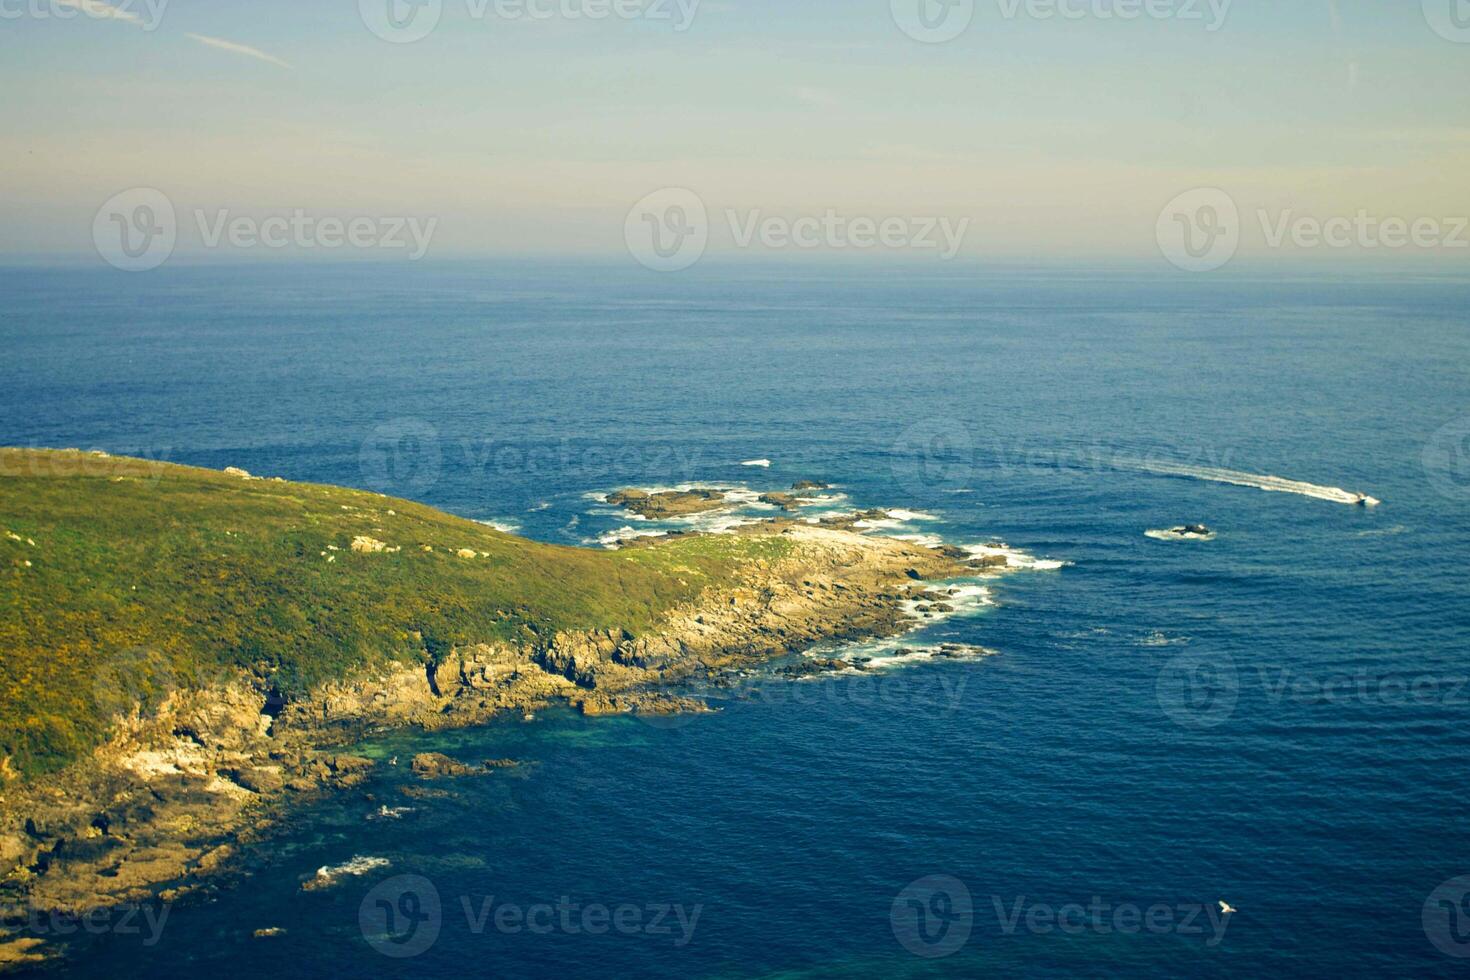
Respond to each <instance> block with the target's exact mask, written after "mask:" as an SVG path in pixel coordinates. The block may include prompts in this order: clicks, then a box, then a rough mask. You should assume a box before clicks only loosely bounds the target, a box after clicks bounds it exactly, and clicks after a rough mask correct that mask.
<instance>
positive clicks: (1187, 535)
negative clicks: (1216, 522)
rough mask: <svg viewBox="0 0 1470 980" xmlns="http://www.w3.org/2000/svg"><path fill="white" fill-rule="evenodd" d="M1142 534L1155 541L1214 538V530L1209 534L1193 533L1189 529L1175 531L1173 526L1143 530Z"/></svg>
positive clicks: (1207, 539) (1208, 539) (1210, 539)
mask: <svg viewBox="0 0 1470 980" xmlns="http://www.w3.org/2000/svg"><path fill="white" fill-rule="evenodd" d="M1143 535H1144V537H1147V538H1153V539H1154V540H1155V541H1213V540H1215V532H1214V531H1211V532H1210V533H1209V534H1193V533H1191V532H1189V531H1176V530H1174V529H1173V528H1169V529H1168V530H1152V531H1144V532H1143Z"/></svg>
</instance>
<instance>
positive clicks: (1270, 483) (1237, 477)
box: [1135, 460, 1383, 507]
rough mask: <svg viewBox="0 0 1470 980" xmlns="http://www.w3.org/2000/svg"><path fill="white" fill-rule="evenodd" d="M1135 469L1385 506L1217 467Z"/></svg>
mask: <svg viewBox="0 0 1470 980" xmlns="http://www.w3.org/2000/svg"><path fill="white" fill-rule="evenodd" d="M1135 465H1136V466H1137V468H1138V469H1140V470H1143V471H1144V472H1145V473H1157V474H1159V475H1161V476H1182V477H1188V478H1190V479H1194V480H1210V481H1212V482H1214V483H1229V484H1233V485H1234V486H1238V487H1254V488H1255V489H1257V490H1265V491H1268V492H1270V493H1294V494H1299V495H1300V496H1303V497H1315V498H1316V499H1318V500H1328V501H1331V502H1332V503H1334V504H1353V505H1358V504H1361V505H1362V506H1365V507H1377V506H1378V505H1379V504H1381V503H1382V502H1383V501H1381V500H1379V499H1377V498H1376V497H1370V496H1368V495H1367V494H1359V493H1353V492H1352V491H1351V490H1344V489H1342V488H1341V487H1322V486H1318V485H1317V484H1315V483H1304V482H1302V481H1300V480H1288V479H1286V478H1285V477H1282V476H1270V475H1267V474H1260V473H1244V472H1241V471H1240V470H1226V469H1221V468H1219V467H1216V466H1188V465H1185V464H1183V463H1160V462H1154V461H1148V460H1145V461H1142V462H1139V463H1136V464H1135Z"/></svg>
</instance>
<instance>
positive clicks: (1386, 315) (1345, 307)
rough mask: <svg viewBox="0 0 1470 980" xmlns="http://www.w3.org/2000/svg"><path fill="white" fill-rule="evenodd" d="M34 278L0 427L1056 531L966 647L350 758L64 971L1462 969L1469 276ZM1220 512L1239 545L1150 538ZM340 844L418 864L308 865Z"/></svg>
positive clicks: (416, 273) (574, 509) (427, 473)
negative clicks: (1274, 483)
mask: <svg viewBox="0 0 1470 980" xmlns="http://www.w3.org/2000/svg"><path fill="white" fill-rule="evenodd" d="M0 296H3V297H4V302H3V303H0V346H3V349H4V350H5V352H6V355H7V356H6V357H5V358H4V360H3V361H0V442H3V443H8V444H26V445H50V446H71V445H80V446H83V447H87V448H90V447H93V446H97V447H101V448H106V449H109V450H112V451H114V452H135V453H143V454H146V455H151V456H162V457H163V458H166V459H170V460H174V461H180V462H189V463H196V464H201V465H206V466H216V467H223V466H228V465H235V466H242V467H245V468H246V469H249V470H250V471H252V472H257V473H265V474H280V475H282V476H286V477H289V478H292V479H300V480H314V481H322V482H332V483H345V484H351V485H356V486H365V487H371V488H373V489H380V490H384V491H385V492H390V493H395V494H399V495H402V496H409V497H413V498H415V499H421V500H424V501H427V502H429V503H432V504H435V505H438V506H441V507H445V508H447V509H449V510H452V511H455V512H457V513H461V514H464V515H465V516H468V517H473V518H476V519H482V520H495V521H499V522H502V523H505V524H508V525H514V526H518V527H519V528H520V530H521V533H525V534H529V535H532V536H535V537H539V538H544V539H546V540H552V541H560V542H564V543H584V542H587V541H589V540H595V539H596V538H597V536H598V535H600V534H603V533H605V532H608V531H612V530H616V529H617V528H619V527H621V526H623V525H625V524H628V523H629V522H628V521H627V520H626V518H625V517H623V516H620V515H616V514H612V513H607V512H606V510H607V509H606V508H604V507H601V506H600V505H599V504H598V503H597V502H596V501H595V500H593V499H589V495H593V494H596V493H599V492H604V491H607V490H609V489H612V488H614V487H617V486H621V485H627V484H636V485H651V486H664V485H672V484H678V483H682V482H686V481H710V482H714V483H717V484H728V483H731V482H736V481H738V482H741V483H743V484H745V485H747V486H749V487H750V488H752V489H760V490H764V489H775V488H781V487H784V486H788V485H789V484H790V483H791V482H792V481H794V480H796V479H801V478H808V477H812V478H817V479H823V480H827V481H830V482H832V483H835V484H838V485H839V487H840V489H841V491H842V492H844V493H845V494H846V495H847V497H848V503H850V504H851V505H852V506H860V507H867V506H887V507H899V508H904V509H908V510H912V511H916V512H922V513H923V514H927V515H930V516H932V517H934V518H937V519H938V520H933V521H925V520H911V521H909V522H907V523H906V524H904V525H903V526H900V527H895V528H890V529H888V531H887V533H928V534H937V535H941V536H942V537H943V538H945V539H946V540H950V541H954V542H957V543H966V544H969V543H979V542H985V541H990V540H995V539H1003V540H1005V541H1006V542H1008V543H1009V544H1010V545H1011V546H1012V547H1014V548H1017V549H1020V550H1022V551H1023V552H1025V553H1026V554H1028V555H1032V556H1038V557H1044V558H1049V559H1055V560H1057V561H1061V562H1066V563H1067V564H1066V565H1065V567H1062V568H1059V569H1050V570H1021V571H1017V572H1016V573H1015V574H1012V575H1009V576H1007V577H1006V578H1004V579H1002V580H1000V581H997V582H995V583H992V585H991V588H992V590H993V595H992V599H993V604H992V605H990V606H988V607H986V608H984V609H983V610H981V611H979V612H978V613H975V614H973V615H969V616H964V617H959V618H955V619H951V620H948V621H946V622H944V623H942V624H938V625H936V626H933V627H931V628H930V630H929V631H928V633H927V635H926V636H925V637H922V639H925V640H929V641H934V642H937V641H940V640H954V641H958V642H970V643H980V644H983V645H984V646H986V647H989V648H992V649H995V650H997V651H998V655H996V656H994V657H990V658H986V659H983V660H976V661H944V662H939V661H930V662H921V663H917V664H915V665H913V666H910V667H907V668H904V669H902V670H896V671H890V672H887V673H884V674H882V675H881V676H875V677H848V678H838V679H832V680H825V681H820V682H810V683H802V684H789V683H781V682H770V683H763V684H759V685H755V686H752V687H745V688H741V689H739V690H737V691H735V692H730V693H729V694H728V695H726V696H724V697H722V699H721V700H720V704H721V706H722V708H723V710H722V711H720V712H719V713H717V714H714V715H709V716H702V717H698V718H690V719H679V720H677V721H673V722H661V723H645V722H640V721H637V720H633V719H598V720H586V719H581V718H578V717H575V716H572V715H569V714H557V713H553V714H550V715H546V716H543V717H541V718H539V719H537V720H536V721H535V722H534V723H524V722H522V721H520V720H508V721H506V722H504V723H502V724H497V725H493V726H489V727H487V728H484V729H480V730H475V731H469V732H460V733H450V734H441V735H435V736H433V737H431V738H428V739H424V738H417V739H413V738H409V737H407V736H401V735H395V736H392V737H390V738H387V739H385V740H383V741H382V742H380V743H373V744H370V745H368V746H365V747H364V750H365V751H368V752H371V753H373V754H375V755H377V756H379V757H380V758H382V759H383V760H384V762H385V764H384V765H383V766H382V767H381V769H380V772H379V774H378V775H377V776H375V777H374V779H373V780H372V781H371V782H370V783H369V784H368V785H367V786H365V787H362V788H361V789H360V790H359V791H355V792H352V793H348V794H345V795H343V796H341V797H339V798H336V799H334V800H331V801H329V802H327V803H325V804H323V805H322V806H320V807H318V808H315V809H313V810H311V811H309V812H306V813H303V814H301V815H300V818H299V820H298V821H297V822H296V823H294V824H293V825H292V826H290V827H289V828H287V829H286V830H285V831H284V832H283V833H282V834H281V835H280V837H279V838H278V839H276V840H274V841H273V842H271V843H270V844H269V845H268V846H265V847H263V848H261V849H260V850H259V852H258V853H257V854H256V855H255V856H254V861H255V865H256V867H255V872H254V874H253V875H251V876H250V877H249V878H248V879H246V880H244V881H243V882H241V883H239V884H237V885H235V886H234V887H231V888H229V889H226V890H224V891H222V892H221V893H220V894H218V895H216V896H214V897H213V898H211V899H209V900H207V901H199V902H194V903H185V904H181V905H179V906H176V907H174V908H172V909H170V910H169V914H168V918H167V919H166V920H165V921H164V923H163V928H162V931H161V933H160V934H159V935H160V939H159V941H158V942H156V943H149V942H148V941H147V940H148V939H150V938H151V934H150V933H149V931H148V930H147V929H144V930H142V935H130V934H123V933H120V932H117V931H112V932H109V933H107V934H104V935H102V936H100V937H97V938H95V939H93V940H91V941H89V942H87V943H85V944H81V945H82V946H83V947H84V948H83V949H82V950H81V956H80V959H79V960H78V961H77V967H76V968H77V969H78V970H79V971H80V972H82V973H87V974H93V975H102V974H107V975H113V976H138V977H142V976H150V977H169V976H191V975H198V974H200V973H202V972H207V971H230V972H232V973H233V972H236V971H242V970H243V971H249V972H251V973H254V972H262V973H263V972H267V971H268V972H270V973H272V974H275V975H279V976H300V977H310V976H328V975H339V974H341V973H344V972H356V973H360V974H366V975H397V974H399V973H402V974H414V975H419V976H460V975H463V974H464V973H466V972H474V973H477V974H488V975H495V976H502V975H503V976H533V975H543V974H555V975H558V976H601V975H607V974H619V975H621V974H636V975H642V976H669V977H674V976H679V977H686V976H696V977H747V976H771V977H778V976H779V977H823V976H843V977H849V976H873V977H891V976H975V975H980V974H984V973H996V974H1000V975H1007V976H1054V975H1058V974H1063V973H1065V974H1075V975H1116V974H1126V975H1137V976H1176V975H1181V974H1191V975H1193V974H1198V975H1205V976H1213V975H1221V976H1223V975H1234V974H1247V975H1259V974H1261V973H1263V972H1266V971H1271V972H1277V971H1280V972H1285V971H1292V972H1296V973H1301V974H1306V975H1312V976H1317V975H1328V974H1331V975H1337V976H1344V975H1346V976H1355V975H1380V974H1383V973H1394V974H1406V973H1410V972H1412V973H1414V974H1421V975H1451V974H1453V973H1455V972H1457V970H1460V969H1463V963H1464V962H1465V961H1464V960H1463V959H1460V958H1458V957H1457V956H1456V955H1454V954H1457V953H1463V952H1470V905H1467V904H1466V903H1465V902H1464V895H1465V891H1466V889H1464V888H1461V887H1460V886H1459V885H1458V884H1456V883H1454V879H1456V878H1457V876H1461V875H1466V874H1470V849H1467V847H1466V844H1465V841H1466V839H1467V835H1466V831H1467V829H1470V827H1467V818H1466V816H1465V812H1464V806H1463V800H1464V791H1463V787H1464V780H1465V773H1466V756H1467V749H1470V684H1466V683H1465V678H1467V677H1470V664H1467V657H1466V652H1467V641H1470V615H1467V613H1466V609H1467V608H1470V605H1467V599H1470V580H1467V577H1466V575H1465V571H1464V570H1465V568H1466V567H1467V558H1470V552H1467V531H1470V469H1467V468H1466V466H1467V459H1470V452H1467V444H1466V442H1465V434H1466V433H1467V432H1470V426H1464V424H1463V423H1461V422H1457V420H1461V419H1463V418H1464V417H1465V416H1466V415H1470V377H1467V367H1470V335H1467V326H1470V325H1467V322H1466V321H1467V313H1466V311H1467V310H1470V302H1467V300H1470V286H1467V285H1466V284H1465V283H1463V282H1459V281H1455V280H1452V279H1444V278H1426V279H1417V280H1409V279H1406V278H1402V277H1400V278H1396V279H1374V278H1372V277H1364V276H1355V277H1343V278H1332V277H1326V276H1314V277H1307V278H1296V279H1288V278H1248V277H1244V276H1237V277H1233V278H1218V279H1209V280H1205V281H1200V280H1183V279H1174V278H1159V279H1155V278H1152V277H1150V276H1146V275H1119V274H1116V273H1112V274H1107V275H1104V274H1101V273H1084V272H1072V273H1066V274H1063V273H1059V272H1055V271H1050V272H1042V271H1035V270H1030V271H1028V270H1014V271H1011V272H1007V273H1005V274H1004V275H1002V274H998V273H992V274H981V273H976V272H973V271H969V272H963V273H955V274H953V275H950V276H946V277H942V278H932V277H930V278H921V279H920V278H914V277H912V276H911V275H909V274H908V273H907V272H905V271H903V270H890V271H887V272H884V273H881V274H871V273H864V274H862V275H858V274H854V273H852V272H848V271H840V270H827V271H823V272H821V273H820V274H819V273H814V272H811V271H806V272H801V273H798V274H791V273H783V274H779V275H778V274H775V273H772V272H768V271H763V270H756V269H725V270H714V271H702V272H698V273H691V274H689V275H687V276H680V277H673V278H672V279H654V278H645V277H641V276H633V275H631V274H628V273H626V272H624V271H619V270H612V269H599V268H580V267H579V268H576V269H566V268H553V267H547V266H530V265H527V266H516V267H511V268H506V267H494V266H438V267H423V268H415V269H413V270H411V271H407V272H405V271H402V270H392V271H387V270H382V269H344V268H328V267H322V268H315V269H308V270H283V269H275V268H250V269H176V270H171V271H162V272H160V273H158V274H150V275H149V276H142V277H134V278H116V279H114V278H110V277H98V276H97V275H96V274H95V273H92V272H86V273H82V272H67V271H51V272H47V271H39V272H38V271H25V272H19V271H10V272H3V273H0ZM1462 426H1463V427H1462ZM761 458H765V459H769V460H771V461H772V464H773V465H772V466H771V467H770V468H769V469H765V468H759V467H747V466H741V465H739V464H740V463H741V462H742V461H747V460H753V459H761ZM1426 459H1427V462H1428V465H1427V466H1426ZM1161 460H1162V461H1165V462H1167V463H1168V465H1169V466H1170V467H1176V468H1177V467H1180V466H1182V467H1183V470H1182V471H1181V472H1182V474H1183V475H1163V474H1160V473H1159V472H1157V470H1158V468H1159V467H1158V466H1157V465H1155V464H1156V463H1157V462H1158V461H1161ZM1200 466H1211V467H1216V468H1225V469H1229V470H1232V471H1238V472H1240V473H1245V474H1254V475H1273V474H1274V475H1279V476H1282V477H1287V478H1290V479H1293V480H1297V481H1305V482H1306V483H1309V484H1311V485H1314V486H1319V487H1324V488H1346V489H1348V490H1352V491H1363V492H1367V493H1371V494H1372V495H1373V496H1375V497H1378V498H1382V500H1383V501H1384V503H1383V504H1382V506H1380V507H1377V508H1372V509H1365V508H1360V507H1354V506H1347V505H1343V504H1339V503H1333V502H1330V501H1329V500H1323V499H1318V498H1316V497H1313V496H1307V495H1302V494H1300V493H1268V492H1264V491H1262V490H1260V489H1255V488H1251V487H1248V486H1238V485H1232V484H1227V483H1220V482H1213V481H1210V480H1204V479H1198V478H1195V477H1193V476H1190V475H1188V474H1189V473H1195V472H1198V470H1197V468H1198V467H1200ZM1192 521H1202V522H1205V523H1208V524H1210V525H1211V526H1212V527H1213V528H1215V529H1216V531H1217V532H1218V536H1217V537H1216V539H1215V540H1213V541H1209V542H1172V541H1158V540H1153V539H1150V538H1148V537H1146V536H1145V532H1146V531H1147V530H1149V529H1159V528H1168V527H1172V526H1174V525H1176V524H1180V523H1184V522H1192ZM423 747H433V748H437V749H440V750H442V751H445V752H448V753H450V754H452V755H455V756H457V757H459V758H462V759H465V760H468V761H477V760H479V759H483V758H500V757H506V756H510V757H515V758H517V759H521V760H524V762H525V763H526V764H525V765H523V766H522V767H520V768H519V769H517V770H515V771H510V772H497V773H495V774H492V775H489V776H485V777H475V778H471V779H465V780H459V781H455V782H452V783H446V784H442V788H443V789H444V790H446V791H447V793H448V795H446V796H444V797H442V798H434V799H409V798H408V797H406V796H405V795H404V794H403V793H402V792H401V788H400V786H401V784H404V783H406V782H408V781H409V779H408V776H407V774H406V773H405V772H404V771H403V766H402V765H400V766H397V767H394V766H390V765H387V764H386V763H387V760H390V759H392V758H393V757H395V756H397V757H398V758H399V760H400V763H402V762H403V761H405V760H406V758H407V756H409V755H411V754H412V752H414V751H417V750H419V749H421V748H423ZM384 806H388V807H390V808H394V807H404V806H408V807H412V808H413V809H412V810H411V811H406V812H402V813H400V814H398V815H397V816H394V817H385V818H378V819H370V817H372V816H373V815H375V814H377V813H378V812H379V811H380V808H382V807H384ZM356 857H362V858H378V859H381V860H383V861H386V862H387V863H386V865H383V866H380V867H374V868H372V869H370V870H368V871H367V872H366V873H364V874H362V875H360V876H346V877H344V879H343V880H342V883H341V884H340V885H339V886H338V887H336V888H333V889H329V890H326V891H319V892H309V893H305V892H302V891H301V890H300V882H301V880H302V879H303V878H304V877H306V876H309V875H311V874H312V873H314V872H315V870H316V869H317V868H319V867H321V866H324V865H332V866H335V865H342V864H344V863H346V862H349V861H351V860H352V859H353V858H356ZM1446 883H1450V884H1448V885H1446ZM1441 886H1445V887H1441ZM435 897H437V911H434V899H435ZM1222 899H1224V900H1228V901H1229V902H1230V904H1231V905H1233V906H1234V907H1236V908H1237V909H1238V910H1239V911H1238V912H1237V913H1235V914H1234V915H1233V916H1231V917H1230V918H1229V919H1228V920H1223V922H1221V921H1217V920H1216V919H1212V918H1211V916H1210V915H1209V911H1212V910H1213V911H1216V912H1217V911H1218V910H1217V905H1216V903H1217V902H1218V901H1220V900H1222ZM382 903H386V905H384V904H382ZM558 906H560V907H558ZM589 916H590V917H589ZM681 916H682V917H681ZM548 924H549V926H550V927H549V928H544V927H546V926H548ZM271 926H279V927H284V928H285V929H286V930H287V934H286V935H284V936H281V937H277V938H274V939H270V940H259V939H252V938H251V933H252V932H253V931H254V930H256V929H259V928H265V927H271ZM599 928H600V929H601V931H599ZM431 933H432V935H431ZM419 946H422V949H419V948H418V947H419ZM385 951H386V952H385ZM409 952H412V953H414V954H416V955H412V956H403V955H390V954H404V953H409Z"/></svg>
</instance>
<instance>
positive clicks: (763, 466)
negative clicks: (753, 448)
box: [740, 459, 771, 470]
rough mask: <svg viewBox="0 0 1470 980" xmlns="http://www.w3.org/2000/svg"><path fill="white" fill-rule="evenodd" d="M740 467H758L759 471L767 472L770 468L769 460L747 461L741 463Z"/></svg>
mask: <svg viewBox="0 0 1470 980" xmlns="http://www.w3.org/2000/svg"><path fill="white" fill-rule="evenodd" d="M740 465H741V466H759V467H760V468H761V469H765V470H768V469H770V468H771V461H770V460H769V459H747V460H746V461H745V462H743V463H741V464H740Z"/></svg>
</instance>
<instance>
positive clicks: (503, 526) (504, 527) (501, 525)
mask: <svg viewBox="0 0 1470 980" xmlns="http://www.w3.org/2000/svg"><path fill="white" fill-rule="evenodd" d="M475 523H476V524H483V525H485V526H486V527H493V528H495V530H497V531H500V532H501V533H503V534H515V533H516V532H517V531H519V530H520V529H521V526H520V525H519V524H517V523H516V522H515V521H503V520H495V519H486V520H477V521H475Z"/></svg>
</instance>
